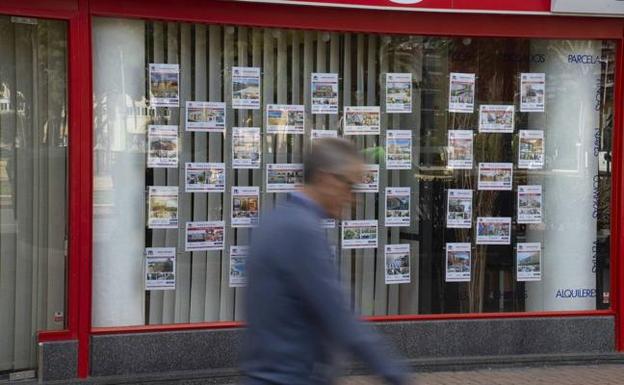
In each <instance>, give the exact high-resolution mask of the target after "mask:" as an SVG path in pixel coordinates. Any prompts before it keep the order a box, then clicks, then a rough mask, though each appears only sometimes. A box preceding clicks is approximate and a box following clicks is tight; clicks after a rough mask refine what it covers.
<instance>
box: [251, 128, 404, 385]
mask: <svg viewBox="0 0 624 385" xmlns="http://www.w3.org/2000/svg"><path fill="white" fill-rule="evenodd" d="M304 167H305V169H304V182H305V186H304V188H303V189H302V191H300V192H296V193H293V194H291V196H290V197H289V200H288V202H286V203H284V204H282V205H280V206H279V207H277V208H276V209H275V210H274V211H273V212H272V213H270V214H268V215H267V216H266V217H264V218H263V219H262V221H261V224H260V227H259V228H258V229H256V230H254V232H253V234H252V243H251V250H250V256H249V260H248V278H249V284H248V290H247V320H248V328H247V331H246V333H247V335H246V340H245V341H244V342H243V356H242V357H243V358H242V359H243V371H244V373H245V375H246V380H245V381H246V385H265V384H267V385H268V384H278V385H311V384H328V383H329V381H330V379H329V378H327V376H326V375H325V374H326V373H324V372H325V371H326V370H325V368H327V364H328V363H329V353H330V351H331V350H332V349H334V348H336V347H339V348H343V349H345V350H347V351H349V352H351V353H352V354H354V355H355V356H356V357H358V358H359V359H361V360H362V361H364V362H365V363H366V364H367V365H368V366H369V368H370V369H372V370H373V371H374V372H376V373H377V374H379V375H381V376H382V377H384V378H385V379H386V380H387V381H388V382H389V383H391V384H396V385H399V384H406V382H407V380H406V379H407V376H406V374H405V373H404V372H403V370H402V369H400V367H399V366H398V364H397V363H395V362H392V361H391V360H390V358H388V357H389V355H388V352H387V350H386V349H385V348H384V346H383V344H382V342H381V340H379V339H378V338H376V337H375V336H374V335H373V334H372V333H371V332H370V331H369V330H367V329H366V328H365V327H364V326H363V325H361V324H360V322H359V321H358V320H357V319H356V318H355V317H354V316H353V315H352V314H351V313H350V312H349V310H348V307H347V304H346V301H345V300H344V299H343V293H342V290H341V286H340V283H339V282H338V279H337V271H336V270H335V268H334V267H333V266H332V264H331V262H330V258H331V250H330V246H329V245H328V242H327V239H326V237H325V232H324V231H323V230H322V229H321V226H320V224H321V220H323V219H327V218H335V219H339V218H340V217H341V214H342V212H343V211H344V208H345V207H348V206H349V205H350V204H351V200H352V192H351V188H352V186H353V184H354V183H356V182H357V181H358V180H359V178H360V177H361V174H362V170H363V163H362V160H361V159H360V157H359V154H358V152H357V150H356V149H355V147H353V145H352V144H351V143H350V142H348V141H346V140H343V139H337V138H327V139H321V140H317V141H315V145H314V146H313V148H312V150H311V151H310V152H309V153H308V154H307V156H306V158H305V159H304Z"/></svg>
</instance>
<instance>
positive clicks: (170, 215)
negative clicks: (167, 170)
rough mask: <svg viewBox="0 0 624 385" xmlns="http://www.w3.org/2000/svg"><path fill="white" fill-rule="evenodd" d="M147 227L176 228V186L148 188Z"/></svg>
mask: <svg viewBox="0 0 624 385" xmlns="http://www.w3.org/2000/svg"><path fill="white" fill-rule="evenodd" d="M147 211H148V214H147V227H148V228H150V229H177V228H178V186H149V189H148V209H147Z"/></svg>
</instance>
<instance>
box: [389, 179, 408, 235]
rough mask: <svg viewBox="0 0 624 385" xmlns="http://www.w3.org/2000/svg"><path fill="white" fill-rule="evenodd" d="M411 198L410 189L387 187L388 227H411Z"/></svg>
mask: <svg viewBox="0 0 624 385" xmlns="http://www.w3.org/2000/svg"><path fill="white" fill-rule="evenodd" d="M410 198H411V189H410V188H409V187H386V221H385V224H386V226H388V227H409V225H410Z"/></svg>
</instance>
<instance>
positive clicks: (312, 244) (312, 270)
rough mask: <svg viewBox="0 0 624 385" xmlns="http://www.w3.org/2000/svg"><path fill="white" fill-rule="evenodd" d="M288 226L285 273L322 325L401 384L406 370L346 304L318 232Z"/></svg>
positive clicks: (332, 335)
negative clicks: (290, 249)
mask: <svg viewBox="0 0 624 385" xmlns="http://www.w3.org/2000/svg"><path fill="white" fill-rule="evenodd" d="M297 227H299V226H297ZM291 230H294V231H292V232H293V233H295V234H294V235H295V236H294V237H293V239H290V241H291V242H292V243H291V245H292V247H293V253H294V254H293V257H292V258H291V259H290V261H291V263H289V268H290V269H292V270H291V271H290V273H291V274H289V276H290V277H292V279H293V281H294V285H296V287H297V288H298V289H299V291H300V293H301V296H302V298H303V299H304V301H305V302H306V304H307V305H308V306H309V308H310V309H311V310H312V311H313V313H314V314H315V315H316V316H317V317H318V319H319V322H321V323H322V326H323V329H324V330H326V332H327V333H328V334H329V335H330V336H331V337H332V338H333V339H334V340H335V341H337V342H338V343H339V344H340V345H342V346H343V347H345V348H347V349H348V350H349V351H350V352H352V353H353V354H355V355H356V356H357V357H358V358H360V359H361V360H363V361H364V362H365V363H367V364H368V365H369V366H370V367H371V368H372V369H373V370H374V371H375V372H376V373H378V374H379V375H381V376H383V377H385V378H386V379H387V380H388V381H389V382H390V383H392V384H405V383H406V379H407V376H406V373H405V371H404V370H403V369H402V368H401V367H400V365H399V364H398V362H393V361H392V360H391V359H390V358H389V357H390V355H389V352H388V349H387V348H386V346H385V343H384V341H382V340H381V339H380V338H377V336H376V335H375V334H373V333H372V332H370V331H369V330H366V328H365V327H364V326H363V325H362V324H361V322H359V321H358V320H357V319H356V318H355V317H354V316H353V315H352V314H351V312H350V311H349V309H348V308H347V306H346V303H345V300H344V294H343V291H342V287H341V285H340V283H339V282H338V280H337V279H336V274H335V271H334V269H333V268H332V266H331V265H330V262H329V256H328V255H325V253H326V252H327V251H328V246H327V245H326V244H325V239H324V237H323V236H322V234H321V233H319V232H316V231H314V230H311V231H306V230H305V229H303V228H298V229H291Z"/></svg>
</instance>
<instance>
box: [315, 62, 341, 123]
mask: <svg viewBox="0 0 624 385" xmlns="http://www.w3.org/2000/svg"><path fill="white" fill-rule="evenodd" d="M311 80H312V85H311V87H312V88H311V92H312V113H313V114H337V113H338V74H335V73H317V72H315V73H312V77H311Z"/></svg>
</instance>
